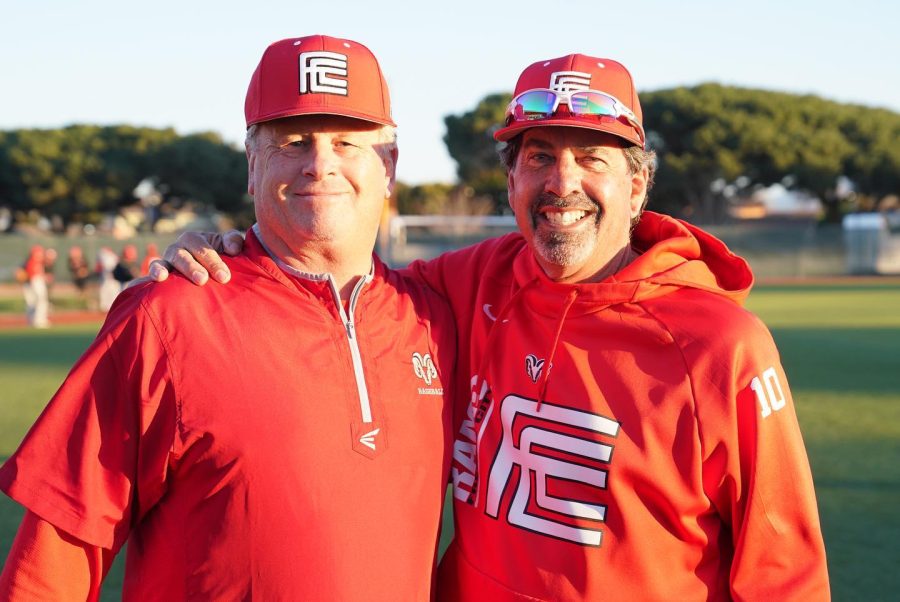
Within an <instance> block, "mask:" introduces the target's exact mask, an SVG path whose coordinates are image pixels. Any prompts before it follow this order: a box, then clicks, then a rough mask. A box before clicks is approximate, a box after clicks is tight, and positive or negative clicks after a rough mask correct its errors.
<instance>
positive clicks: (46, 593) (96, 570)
mask: <svg viewBox="0 0 900 602" xmlns="http://www.w3.org/2000/svg"><path fill="white" fill-rule="evenodd" d="M112 559H113V555H112V553H111V552H109V551H108V550H103V549H101V548H98V547H96V546H92V545H90V544H87V543H84V542H83V541H79V540H78V539H76V538H74V537H72V536H71V535H69V534H68V533H65V532H64V531H60V530H59V529H57V528H56V527H54V526H53V525H51V524H50V523H48V522H47V521H44V520H42V519H41V518H40V517H38V516H37V515H36V514H34V513H32V512H26V513H25V517H24V518H23V519H22V524H21V525H20V526H19V531H18V533H17V534H16V539H15V541H13V545H12V549H11V550H10V551H9V556H7V558H6V564H5V565H4V567H3V574H2V575H0V598H2V599H3V600H9V601H11V602H17V601H19V600H22V601H25V600H29V601H30V600H59V601H61V602H66V601H69V600H73V601H74V600H89V601H93V600H97V599H98V598H99V596H100V584H101V582H102V581H103V577H105V576H106V572H107V571H108V570H109V567H110V565H111V563H112Z"/></svg>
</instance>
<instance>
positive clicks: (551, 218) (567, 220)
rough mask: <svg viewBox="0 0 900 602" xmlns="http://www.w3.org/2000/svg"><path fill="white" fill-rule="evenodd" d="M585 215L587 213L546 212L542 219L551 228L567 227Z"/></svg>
mask: <svg viewBox="0 0 900 602" xmlns="http://www.w3.org/2000/svg"><path fill="white" fill-rule="evenodd" d="M585 215H587V211H547V212H546V213H544V217H545V218H546V219H547V221H548V222H550V224H551V225H553V226H568V225H569V224H574V223H575V222H577V221H578V220H580V219H581V218H583V217H584V216H585Z"/></svg>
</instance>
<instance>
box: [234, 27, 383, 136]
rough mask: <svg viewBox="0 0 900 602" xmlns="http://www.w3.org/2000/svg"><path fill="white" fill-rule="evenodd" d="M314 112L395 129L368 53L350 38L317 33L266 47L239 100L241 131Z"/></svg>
mask: <svg viewBox="0 0 900 602" xmlns="http://www.w3.org/2000/svg"><path fill="white" fill-rule="evenodd" d="M317 114H326V115H344V116H346V117H353V118H355V119H362V120H364V121H373V122H375V123H381V124H383V125H393V126H396V125H397V124H395V123H394V121H393V120H392V119H391V99H390V94H389V92H388V87H387V83H386V82H385V81H384V75H382V73H381V67H379V66H378V61H377V60H376V59H375V55H373V54H372V51H370V50H369V49H368V48H366V47H365V46H363V45H362V44H360V43H358V42H354V41H352V40H342V39H339V38H331V37H328V36H323V35H314V36H307V37H303V38H290V39H287V40H281V41H280V42H275V43H274V44H272V45H271V46H269V47H268V48H266V51H265V52H264V53H263V56H262V59H260V61H259V65H258V66H257V67H256V71H254V72H253V77H252V78H251V79H250V87H249V89H248V90H247V99H246V100H245V102H244V115H245V116H246V118H247V127H250V126H251V125H253V124H254V123H261V122H263V121H270V120H272V119H279V118H281V117H291V116H294V115H317Z"/></svg>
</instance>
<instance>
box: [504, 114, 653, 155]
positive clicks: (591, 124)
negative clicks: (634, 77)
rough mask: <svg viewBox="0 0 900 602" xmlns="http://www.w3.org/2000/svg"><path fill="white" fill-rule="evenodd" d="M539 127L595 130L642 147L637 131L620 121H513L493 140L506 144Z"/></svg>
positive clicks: (564, 118) (558, 119)
mask: <svg viewBox="0 0 900 602" xmlns="http://www.w3.org/2000/svg"><path fill="white" fill-rule="evenodd" d="M539 127H576V128H582V129H585V130H596V131H598V132H605V133H607V134H612V135H613V136H618V137H619V138H624V139H625V140H627V141H628V142H630V143H631V144H635V145H637V146H640V147H642V148H643V146H644V143H643V141H641V137H640V136H639V135H638V133H637V130H636V129H635V128H634V127H633V126H631V125H625V124H624V123H622V122H621V121H618V120H614V119H610V120H609V121H606V122H603V121H589V120H586V119H573V118H571V117H570V118H566V117H552V118H550V119H535V120H534V121H514V122H513V123H511V124H509V125H508V126H506V127H504V128H500V129H499V130H497V131H496V132H494V140H497V141H498V142H506V141H507V140H509V139H510V138H512V137H514V136H516V135H517V134H520V133H522V132H524V131H525V130H530V129H531V128H539Z"/></svg>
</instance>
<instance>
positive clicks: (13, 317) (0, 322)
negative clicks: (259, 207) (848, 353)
mask: <svg viewBox="0 0 900 602" xmlns="http://www.w3.org/2000/svg"><path fill="white" fill-rule="evenodd" d="M756 285H757V286H797V287H803V286H848V287H850V286H900V277H898V276H829V277H816V278H761V279H759V280H757V282H756ZM70 289H71V290H70ZM21 291H22V287H21V285H17V284H10V283H3V284H0V297H3V296H19V295H21V294H22V292H21ZM57 292H58V293H59V294H61V296H64V295H66V294H74V292H75V287H73V286H72V285H70V284H67V283H61V284H60V285H58V291H57ZM105 317H106V314H105V313H103V312H101V311H83V310H55V311H51V313H50V324H51V327H52V325H53V324H87V323H90V322H102V321H103V319H104V318H105ZM25 326H28V322H27V321H26V320H25V315H24V314H21V313H16V314H11V313H0V328H3V329H6V328H23V327H25Z"/></svg>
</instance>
